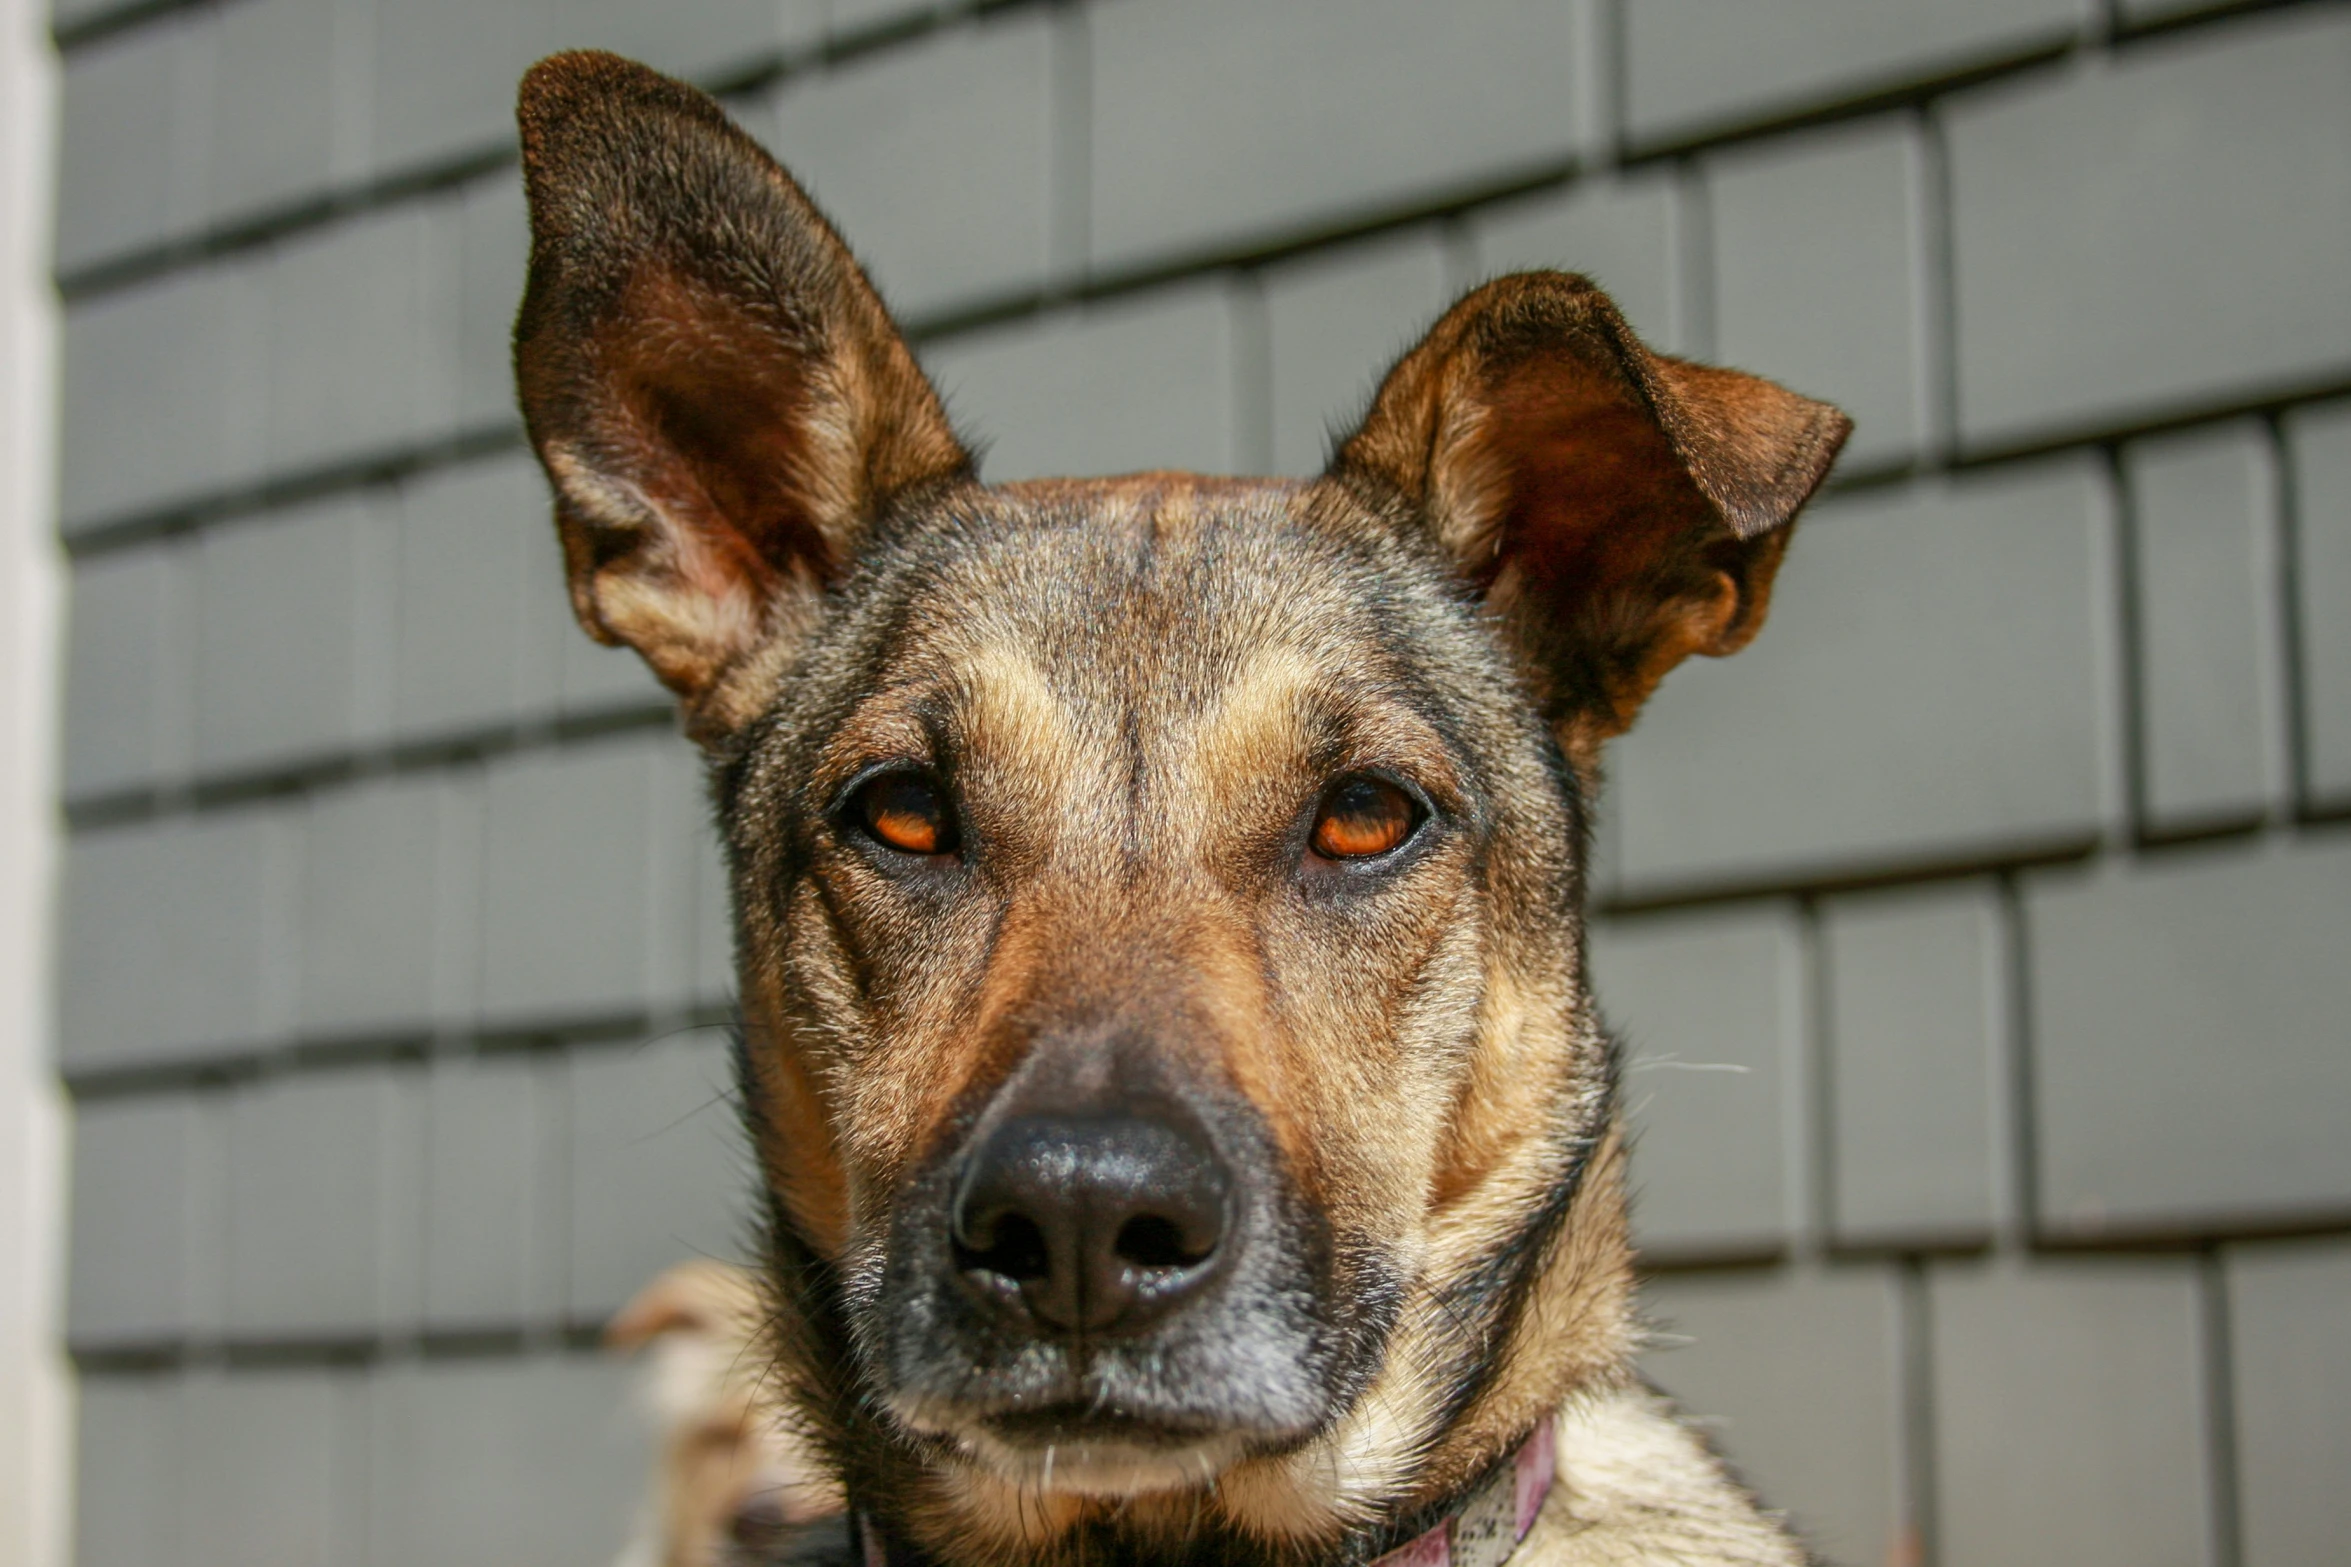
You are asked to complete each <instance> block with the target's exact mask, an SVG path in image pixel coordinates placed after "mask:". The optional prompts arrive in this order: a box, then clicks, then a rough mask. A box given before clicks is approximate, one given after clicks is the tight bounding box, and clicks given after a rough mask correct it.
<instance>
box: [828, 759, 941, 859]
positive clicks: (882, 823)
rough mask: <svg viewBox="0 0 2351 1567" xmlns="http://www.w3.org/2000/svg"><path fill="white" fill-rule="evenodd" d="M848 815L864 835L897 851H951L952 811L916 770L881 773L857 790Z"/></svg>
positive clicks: (939, 852) (909, 852)
mask: <svg viewBox="0 0 2351 1567" xmlns="http://www.w3.org/2000/svg"><path fill="white" fill-rule="evenodd" d="M850 817H851V819H852V820H854V821H855V822H856V823H857V825H858V826H860V827H862V828H863V829H864V830H865V834H866V836H867V837H869V838H871V839H873V841H874V842H876V843H878V844H880V845H882V846H883V847H884V848H888V849H896V850H897V851H898V852H899V853H901V854H953V853H954V852H955V849H956V844H957V836H956V831H955V815H954V813H953V812H952V811H950V810H948V809H947V802H946V800H945V799H944V798H943V797H942V796H941V795H940V793H939V788H938V785H936V784H935V783H933V782H932V781H931V780H930V779H928V778H926V777H924V776H923V775H921V774H920V773H884V774H883V775H882V776H881V777H879V778H876V779H874V780H872V781H871V782H870V783H868V784H866V785H865V787H864V788H862V789H860V790H858V791H857V798H856V800H855V801H854V802H853V803H852V805H851V807H850Z"/></svg>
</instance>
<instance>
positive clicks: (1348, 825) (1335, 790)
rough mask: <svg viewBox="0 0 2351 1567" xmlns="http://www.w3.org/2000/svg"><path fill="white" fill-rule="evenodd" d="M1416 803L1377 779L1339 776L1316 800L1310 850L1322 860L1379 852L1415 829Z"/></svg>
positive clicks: (1409, 835) (1416, 823)
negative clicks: (1319, 804)
mask: <svg viewBox="0 0 2351 1567" xmlns="http://www.w3.org/2000/svg"><path fill="white" fill-rule="evenodd" d="M1420 814H1421V812H1420V805H1419V803H1418V802H1417V801H1415V800H1414V799H1413V798H1412V796H1411V795H1408V794H1406V793H1405V792H1404V791H1403V790H1401V789H1399V788H1397V787H1396V786H1395V785H1394V784H1392V783H1389V782H1387V781H1386V780H1384V779H1379V778H1366V777H1362V776H1357V777H1353V778H1342V779H1340V780H1339V781H1338V782H1337V783H1335V784H1333V785H1332V786H1331V791H1330V793H1328V794H1326V795H1324V796H1323V797H1322V809H1321V811H1320V812H1318V813H1317V814H1316V816H1315V818H1314V840H1313V841H1314V852H1315V853H1317V854H1319V855H1321V856H1322V857H1323V858H1324V859H1328V860H1363V859H1369V858H1370V857H1371V856H1373V855H1375V854H1385V853H1387V852H1388V851H1389V850H1390V849H1393V848H1395V847H1396V846H1397V845H1399V844H1401V843H1402V842H1403V841H1404V840H1405V839H1407V838H1409V837H1411V836H1412V829H1413V828H1415V827H1417V826H1419V825H1420Z"/></svg>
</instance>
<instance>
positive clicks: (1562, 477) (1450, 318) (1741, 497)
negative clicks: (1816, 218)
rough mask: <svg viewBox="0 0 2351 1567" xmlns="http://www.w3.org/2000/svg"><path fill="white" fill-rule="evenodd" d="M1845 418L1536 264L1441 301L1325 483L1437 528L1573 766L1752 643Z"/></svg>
mask: <svg viewBox="0 0 2351 1567" xmlns="http://www.w3.org/2000/svg"><path fill="white" fill-rule="evenodd" d="M1851 428H1852V422H1851V421H1850V420H1848V419H1847V418H1846V417H1845V416H1844V415H1843V414H1841V413H1839V412H1838V411H1837V410H1836V409H1834V408H1831V407H1830V406H1829V405H1828V404H1826V403H1818V402H1814V401H1812V400H1811V399H1810V398H1805V397H1799V396H1797V395H1796V394H1795V393H1793V392H1790V391H1787V390H1785V389H1784V388H1781V387H1778V386H1774V385H1773V384H1772V383H1771V382H1769V381H1765V380H1761V379H1759V378H1757V377H1755V376H1751V375H1746V374H1742V373H1741V372H1739V371H1736V370H1718V369H1714V368H1712V367H1710V366H1706V365H1697V364H1691V363H1689V362H1688V361H1686V360H1680V359H1671V358H1667V357H1665V356H1663V355H1660V354H1653V353H1651V352H1650V351H1649V350H1648V349H1647V348H1645V347H1643V346H1642V345H1641V343H1640V341H1639V340H1638V339H1637V338H1635V337H1634V336H1633V334H1632V331H1631V329H1630V328H1628V327H1627V326H1626V325H1625V323H1624V318H1623V317H1622V316H1620V315H1618V314H1617V312H1616V307H1615V306H1614V305H1612V304H1610V303H1609V302H1608V297H1607V296H1606V295H1604V294H1602V293H1601V292H1600V291H1599V290H1598V289H1597V288H1595V287H1593V286H1592V284H1591V283H1590V282H1589V281H1587V280H1586V279H1583V278H1580V277H1569V276H1566V275H1564V274H1561V273H1556V272H1533V273H1525V274H1522V275H1520V276H1517V277H1507V278H1503V279H1500V280H1499V281H1496V282H1493V283H1489V284H1487V285H1486V286H1485V287H1483V288H1480V289H1478V290H1477V291H1476V292H1475V293H1473V294H1471V295H1469V296H1468V297H1467V298H1466V299H1464V300H1462V301H1461V303H1459V304H1458V305H1455V306H1454V307H1453V308H1452V310H1450V311H1448V312H1447V313H1446V315H1445V317H1444V319H1443V320H1441V321H1439V322H1438V323H1437V324H1436V326H1435V327H1433V328H1432V329H1431V330H1430V332H1429V335H1428V336H1427V337H1426V338H1425V339H1423V340H1422V342H1421V344H1420V346H1419V347H1417V348H1415V349H1413V350H1412V351H1411V352H1410V353H1408V354H1406V355H1405V356H1404V358H1403V359H1402V361H1400V362H1399V363H1398V364H1397V366H1396V368H1395V369H1393V370H1392V371H1390V372H1389V373H1388V377H1387V379H1386V380H1385V381H1384V382H1382V383H1381V385H1380V389H1379V392H1378V394H1377V395H1376V396H1375V397H1374V398H1373V399H1372V406H1371V411H1370V413H1369V414H1367V415H1366V416H1365V418H1364V421H1363V425H1362V427H1361V428H1360V429H1358V430H1357V431H1356V432H1355V434H1354V435H1353V436H1351V437H1350V438H1349V439H1348V440H1347V441H1346V443H1345V444H1344V445H1343V446H1341V447H1340V448H1339V451H1338V454H1337V456H1336V457H1334V458H1333V459H1332V463H1331V470H1330V474H1329V476H1328V477H1329V479H1330V480H1332V481H1333V482H1336V483H1339V484H1341V485H1344V486H1345V487H1346V488H1347V489H1349V490H1350V491H1351V492H1352V493H1354V495H1355V496H1356V497H1357V498H1358V499H1359V500H1361V501H1364V502H1366V503H1368V504H1370V505H1372V506H1373V507H1374V508H1375V509H1376V510H1380V511H1383V512H1388V513H1394V512H1396V511H1398V510H1399V509H1401V510H1402V511H1404V512H1405V513H1407V514H1408V515H1409V516H1410V517H1411V518H1412V520H1413V521H1414V523H1415V525H1421V526H1426V527H1428V528H1430V529H1431V530H1433V531H1434V533H1435V534H1436V537H1437V539H1438V540H1439V542H1440V543H1441V544H1442V545H1443V546H1444V547H1445V548H1446V550H1447V551H1448V552H1450V553H1451V554H1452V556H1453V557H1454V559H1455V560H1456V561H1458V562H1459V563H1460V565H1461V567H1462V569H1463V570H1464V571H1465V572H1467V573H1468V574H1469V575H1470V577H1471V578H1472V579H1473V580H1474V581H1476V582H1477V583H1478V585H1479V586H1480V587H1481V588H1483V589H1484V591H1485V592H1486V593H1487V595H1488V599H1489V602H1490V603H1491V604H1492V605H1493V607H1494V608H1495V609H1496V611H1497V612H1499V613H1500V614H1501V615H1502V617H1503V618H1504V620H1505V622H1506V624H1508V626H1509V627H1510V629H1511V632H1512V634H1513V636H1514V637H1515V638H1516V640H1517V641H1518V642H1519V644H1520V647H1521V650H1522V652H1523V654H1524V655H1525V657H1526V659H1527V663H1528V668H1529V671H1530V673H1531V675H1532V676H1533V678H1534V679H1535V681H1536V683H1537V686H1538V688H1539V691H1540V694H1541V699H1542V701H1543V703H1544V707H1545V712H1546V716H1547V717H1549V718H1550V720H1551V721H1552V723H1553V725H1554V727H1555V728H1556V729H1557V730H1558V731H1559V733H1560V736H1561V739H1562V741H1563V743H1564V744H1565V745H1566V747H1567V749H1568V751H1569V754H1570V755H1571V756H1572V757H1574V758H1575V759H1576V760H1577V761H1578V762H1579V763H1580V764H1588V763H1589V762H1590V761H1591V760H1592V759H1593V757H1594V755H1595V753H1596V751H1597V748H1598V746H1599V744H1600V742H1601V741H1603V740H1606V739H1608V738H1609V737H1610V736H1612V735H1615V734H1619V733H1621V732H1622V731H1623V730H1624V729H1626V728H1627V727H1629V726H1630V725H1631V723H1632V721H1633V718H1634V715H1635V714H1636V713H1638V712H1639V710H1640V706H1641V704H1642V702H1643V701H1645V700H1646V699H1647V698H1648V695H1649V693H1650V691H1651V690H1652V689H1654V688H1655V686H1656V684H1657V682H1658V680H1659V679H1660V678H1661V677H1663V675H1664V674H1665V672H1666V671H1667V670H1669V669H1671V668H1672V667H1673V666H1674V665H1676V664H1678V663H1680V662H1681V661H1682V660H1683V659H1684V658H1686V657H1688V656H1689V655H1690V654H1692V653H1708V654H1714V655H1716V656H1720V655H1722V654H1726V653H1733V652H1736V651H1738V649H1740V648H1741V647H1744V646H1745V645H1746V643H1747V641H1748V639H1749V638H1751V637H1753V636H1754V635H1755V632H1756V630H1757V628H1759V627H1760V626H1761V625H1762V624H1763V614H1764V609H1765V606H1766V604H1767V603H1768V602H1769V600H1770V597H1771V581H1772V573H1773V572H1774V570H1776V569H1777V567H1778V565H1779V560H1780V554H1781V552H1782V550H1784V549H1785V547H1786V545H1787V539H1788V525H1789V523H1790V522H1791V521H1792V519H1793V518H1794V517H1795V514H1796V509H1797V508H1798V507H1799V506H1801V505H1803V504H1804V501H1805V499H1806V497H1808V496H1810V495H1811V494H1812V492H1813V490H1814V489H1815V488H1816V487H1817V486H1818V485H1819V484H1820V481H1821V479H1822V478H1823V477H1824V476H1825V475H1826V474H1827V472H1828V468H1829V463H1830V462H1831V461H1832V460H1833V459H1834V458H1835V457H1836V454H1837V448H1838V447H1839V446H1841V445H1842V444H1843V443H1844V440H1845V436H1846V434H1847V433H1848V432H1849V431H1850V430H1851Z"/></svg>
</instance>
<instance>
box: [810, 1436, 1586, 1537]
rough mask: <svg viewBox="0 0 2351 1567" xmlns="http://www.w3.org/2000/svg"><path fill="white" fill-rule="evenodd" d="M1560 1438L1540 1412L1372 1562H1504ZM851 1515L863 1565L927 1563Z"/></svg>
mask: <svg viewBox="0 0 2351 1567" xmlns="http://www.w3.org/2000/svg"><path fill="white" fill-rule="evenodd" d="M1557 1444H1558V1438H1557V1436H1556V1435H1555V1434H1554V1432H1553V1429H1552V1420H1551V1417H1550V1416H1549V1415H1545V1416H1544V1417H1543V1418H1542V1419H1541V1420H1540V1421H1538V1422H1536V1425H1535V1430H1534V1434H1533V1435H1531V1436H1529V1437H1528V1438H1527V1439H1526V1441H1524V1442H1523V1443H1521V1444H1520V1445H1519V1449H1518V1451H1517V1452H1515V1453H1513V1454H1512V1455H1511V1456H1510V1457H1508V1458H1505V1459H1504V1460H1502V1461H1501V1462H1500V1463H1498V1464H1496V1465H1495V1466H1494V1467H1493V1468H1492V1469H1490V1470H1488V1471H1487V1473H1486V1477H1485V1478H1484V1479H1483V1480H1480V1481H1479V1482H1478V1483H1477V1484H1476V1485H1475V1486H1473V1487H1472V1488H1471V1489H1470V1491H1469V1493H1468V1494H1467V1495H1466V1496H1463V1497H1462V1498H1460V1499H1459V1500H1458V1501H1456V1502H1455V1503H1454V1504H1453V1506H1452V1507H1451V1508H1450V1509H1448V1510H1447V1512H1446V1513H1445V1515H1444V1516H1443V1517H1441V1518H1439V1519H1438V1520H1437V1521H1436V1522H1435V1523H1433V1524H1431V1525H1429V1526H1428V1527H1427V1528H1425V1529H1423V1530H1422V1531H1421V1532H1420V1533H1418V1534H1416V1535H1414V1536H1413V1537H1412V1538H1411V1539H1409V1540H1407V1541H1405V1542H1404V1543H1403V1544H1402V1545H1399V1546H1397V1547H1396V1548H1395V1549H1394V1550H1391V1551H1389V1552H1387V1553H1386V1554H1384V1555H1382V1556H1379V1557H1376V1558H1374V1559H1373V1561H1372V1562H1371V1563H1370V1567H1503V1563H1505V1562H1507V1561H1509V1560H1510V1557H1511V1554H1512V1553H1513V1552H1515V1551H1516V1550H1517V1549H1518V1544H1519V1542H1520V1541H1521V1540H1524V1539H1525V1538H1526V1537H1527V1531H1528V1530H1529V1529H1532V1528H1533V1527H1534V1526H1535V1518H1536V1515H1537V1514H1539V1513H1541V1512H1542V1510H1543V1502H1544V1500H1545V1498H1547V1497H1549V1496H1550V1494H1551V1482H1552V1480H1553V1479H1554V1478H1555V1477H1556V1476H1557V1474H1558V1468H1559V1456H1558V1455H1559V1449H1558V1445H1557ZM856 1516H857V1549H856V1552H855V1554H854V1557H853V1559H854V1560H855V1561H857V1562H858V1563H859V1564H860V1567H928V1558H926V1557H925V1556H924V1555H923V1554H922V1553H921V1552H920V1551H918V1550H916V1549H914V1548H913V1547H912V1546H910V1545H908V1544H907V1543H906V1542H905V1541H903V1540H899V1539H895V1538H893V1537H892V1536H890V1535H889V1534H888V1533H886V1532H885V1531H884V1530H883V1529H882V1528H881V1526H880V1525H879V1524H877V1523H876V1522H875V1521H874V1517H873V1515H872V1514H871V1513H869V1512H866V1511H865V1510H864V1509H863V1508H860V1509H858V1511H857V1515H856Z"/></svg>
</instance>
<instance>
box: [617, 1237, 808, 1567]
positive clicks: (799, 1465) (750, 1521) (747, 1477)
mask: <svg viewBox="0 0 2351 1567" xmlns="http://www.w3.org/2000/svg"><path fill="white" fill-rule="evenodd" d="M763 1320H764V1313H763V1311H762V1308H761V1304H760V1292H759V1284H758V1281H757V1279H756V1278H754V1277H753V1276H752V1275H750V1274H748V1273H746V1272H744V1271H743V1270H742V1269H740V1268H734V1267H729V1266H727V1265H726V1264H724V1263H719V1262H712V1261H708V1260H697V1261H694V1262H684V1263H679V1264H678V1265H677V1266H675V1267H673V1268H670V1269H667V1270H666V1271H664V1272H663V1273H662V1274H661V1275H660V1276H658V1277H657V1278H655V1279H654V1280H653V1281H652V1282H651V1283H649V1284H647V1285H646V1286H645V1287H644V1288H643V1289H641V1290H639V1291H638V1292H637V1294H636V1296H635V1297H634V1298H633V1299H631V1300H630V1301H629V1303H628V1304H627V1305H625V1306H623V1307H622V1308H621V1309H620V1310H619V1312H618V1313H616V1314H615V1315H614V1316H613V1318H612V1320H611V1321H610V1322H608V1323H606V1324H605V1327H604V1342H605V1345H606V1347H607V1348H610V1349H612V1350H615V1351H618V1352H620V1353H623V1354H635V1355H639V1356H642V1357H643V1358H644V1359H645V1361H646V1368H645V1369H646V1375H645V1378H644V1383H643V1388H644V1393H645V1395H646V1397H645V1402H646V1404H647V1406H648V1412H649V1413H650V1414H651V1416H652V1417H653V1424H654V1426H655V1427H656V1429H657V1432H658V1434H659V1456H658V1457H657V1459H656V1460H655V1463H654V1466H653V1484H652V1489H651V1492H650V1494H649V1495H648V1496H647V1498H646V1501H645V1505H644V1506H643V1508H642V1509H640V1512H639V1517H638V1525H637V1529H636V1533H635V1535H634V1537H633V1538H632V1539H631V1540H630V1541H629V1543H628V1546H627V1548H626V1549H625V1550H624V1551H623V1552H622V1553H621V1556H620V1558H619V1560H618V1562H617V1563H616V1564H615V1567H754V1564H765V1563H772V1562H776V1561H779V1560H783V1559H786V1558H788V1557H790V1556H792V1555H795V1554H797V1553H798V1551H799V1549H800V1548H801V1547H804V1546H805V1545H807V1544H810V1543H813V1542H814V1541H815V1540H816V1538H817V1537H816V1533H815V1531H814V1530H813V1529H812V1528H811V1526H812V1525H816V1524H818V1523H819V1522H820V1521H822V1520H825V1519H829V1518H835V1517H838V1516H839V1515H840V1514H841V1512H842V1510H843V1507H844V1506H845V1503H844V1502H843V1500H842V1497H841V1494H840V1489H839V1487H837V1486H835V1485H834V1484H832V1483H831V1481H830V1479H829V1477H828V1476H827V1475H826V1474H825V1471H824V1467H823V1465H822V1464H820V1463H819V1462H818V1461H817V1460H816V1458H815V1457H814V1455H812V1454H811V1453H809V1452H808V1450H807V1447H806V1445H805V1443H804V1442H803V1441H802V1440H801V1439H800V1436H799V1433H798V1432H797V1431H795V1430H794V1429H793V1427H792V1425H791V1423H790V1416H789V1411H788V1410H787V1409H784V1408H782V1407H779V1403H778V1400H777V1399H776V1398H775V1396H774V1392H773V1389H771V1388H770V1387H769V1386H768V1381H767V1372H768V1363H767V1360H766V1358H765V1356H764V1355H763V1354H762V1352H761V1348H760V1333H761V1324H762V1322H763Z"/></svg>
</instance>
